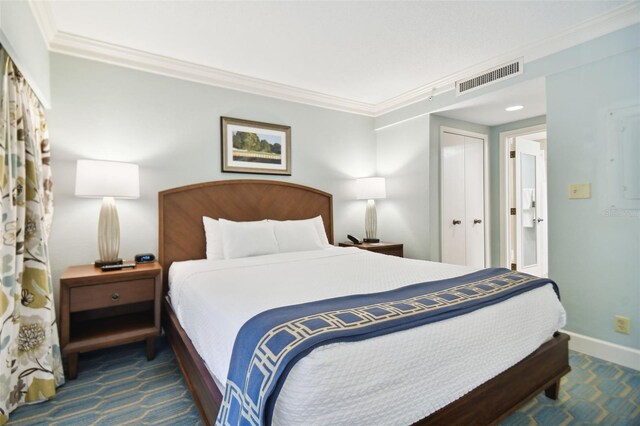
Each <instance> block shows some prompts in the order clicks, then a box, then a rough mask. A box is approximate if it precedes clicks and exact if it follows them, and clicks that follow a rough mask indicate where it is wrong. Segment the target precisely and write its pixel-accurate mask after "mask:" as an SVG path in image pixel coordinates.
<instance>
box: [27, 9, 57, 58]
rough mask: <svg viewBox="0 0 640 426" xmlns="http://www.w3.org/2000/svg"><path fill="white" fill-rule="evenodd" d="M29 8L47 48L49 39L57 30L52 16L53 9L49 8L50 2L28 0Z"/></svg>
mask: <svg viewBox="0 0 640 426" xmlns="http://www.w3.org/2000/svg"><path fill="white" fill-rule="evenodd" d="M29 8H30V9H31V13H32V14H33V17H34V18H35V20H36V24H37V25H38V28H39V29H40V33H41V34H42V37H43V38H44V42H45V44H46V45H47V48H48V49H49V48H50V42H51V39H53V37H54V36H55V34H56V33H57V32H58V28H57V26H56V22H55V19H54V17H53V10H52V9H51V3H49V2H48V1H34V0H29Z"/></svg>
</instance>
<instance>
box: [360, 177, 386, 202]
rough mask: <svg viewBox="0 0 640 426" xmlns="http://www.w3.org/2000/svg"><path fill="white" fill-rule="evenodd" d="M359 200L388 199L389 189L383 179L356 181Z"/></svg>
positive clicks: (370, 178) (373, 178) (371, 178)
mask: <svg viewBox="0 0 640 426" xmlns="http://www.w3.org/2000/svg"><path fill="white" fill-rule="evenodd" d="M356 197H357V198H358V200H377V199H380V198H386V197H387V188H386V185H385V180H384V178H383V177H369V178H361V179H357V180H356Z"/></svg>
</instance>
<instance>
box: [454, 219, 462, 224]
mask: <svg viewBox="0 0 640 426" xmlns="http://www.w3.org/2000/svg"><path fill="white" fill-rule="evenodd" d="M461 223H462V221H461V220H458V219H453V224H454V225H460V224H461Z"/></svg>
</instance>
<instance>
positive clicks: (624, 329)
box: [614, 315, 631, 334]
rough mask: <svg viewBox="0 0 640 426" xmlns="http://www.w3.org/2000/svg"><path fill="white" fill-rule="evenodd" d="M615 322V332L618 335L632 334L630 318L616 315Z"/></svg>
mask: <svg viewBox="0 0 640 426" xmlns="http://www.w3.org/2000/svg"><path fill="white" fill-rule="evenodd" d="M614 320H615V330H616V331H617V332H618V333H624V334H631V320H630V319H629V317H622V316H620V315H616V316H615V317H614Z"/></svg>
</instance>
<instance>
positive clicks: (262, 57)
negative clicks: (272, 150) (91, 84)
mask: <svg viewBox="0 0 640 426" xmlns="http://www.w3.org/2000/svg"><path fill="white" fill-rule="evenodd" d="M31 6H32V10H34V14H35V15H36V19H37V20H38V21H39V23H40V27H41V29H43V32H44V33H45V36H46V37H47V38H48V39H49V43H50V48H52V50H54V51H60V52H63V53H68V54H75V55H77V56H86V57H90V56H91V55H92V54H93V56H94V57H93V59H98V60H104V61H106V62H113V63H120V64H123V65H125V66H132V67H137V68H144V67H143V66H141V65H139V64H140V63H144V64H147V65H145V66H147V68H151V70H152V71H153V72H160V73H165V74H170V73H169V71H165V70H164V69H163V70H161V71H157V68H159V67H158V66H155V65H153V64H156V63H160V62H162V61H164V62H162V63H163V66H164V68H172V67H173V68H180V67H182V68H185V67H187V66H190V67H191V68H190V71H189V72H191V74H192V76H186V77H185V78H187V79H191V80H198V78H200V77H199V76H200V75H204V74H207V73H216V74H215V78H216V79H217V80H215V81H212V84H215V85H226V84H228V85H229V86H231V87H232V88H236V89H240V90H245V91H250V92H256V93H260V90H258V89H260V88H263V89H265V90H267V89H268V90H270V91H271V92H273V93H274V94H273V96H275V97H284V98H286V96H285V95H284V94H287V93H288V96H289V97H292V96H294V95H295V96H298V97H302V98H304V99H307V100H308V102H307V103H316V104H322V102H325V103H331V102H333V103H335V104H336V105H340V104H341V105H343V106H344V107H343V108H336V109H344V110H348V109H349V108H352V109H354V111H355V112H361V113H367V114H368V115H377V114H379V113H381V112H384V110H389V109H393V108H396V107H398V105H400V104H402V103H404V104H407V103H410V102H411V101H412V100H413V99H414V98H415V96H414V95H417V96H421V94H422V93H423V92H427V91H429V92H430V91H431V90H432V89H433V88H436V89H437V90H438V91H440V90H448V89H450V88H451V85H452V82H453V80H452V78H455V77H456V76H458V77H461V76H463V77H467V76H469V73H472V72H474V70H475V71H484V70H485V69H486V68H489V66H490V65H491V64H493V65H498V64H500V63H502V62H506V61H508V60H511V59H514V58H517V57H518V56H523V55H525V62H526V61H528V60H532V59H535V58H536V56H537V57H540V56H541V49H542V50H544V49H547V50H549V51H545V52H544V54H548V53H551V52H552V51H553V50H554V49H555V50H556V51H557V50H559V49H560V48H564V47H568V46H567V45H566V43H567V42H568V41H567V40H568V39H569V38H568V37H566V35H567V34H569V33H571V34H574V33H575V32H576V31H582V38H580V40H577V41H575V42H574V44H576V43H577V42H580V41H584V38H585V37H586V38H589V37H591V38H592V37H596V36H598V35H600V33H598V32H597V31H591V32H589V31H586V30H585V29H588V28H589V26H590V25H591V26H593V25H597V24H599V23H601V22H602V21H603V19H604V18H603V17H606V16H612V15H615V14H616V13H618V15H621V14H622V13H619V12H617V11H620V10H621V9H623V8H624V7H625V2H622V1H597V0H596V1H495V2H494V1H406V2H405V1H374V2H367V1H326V2H324V1H293V2H289V1H287V2H284V1H276V2H269V1H253V2H249V1H234V2H232V1H229V2H223V1H178V0H176V1H58V0H56V1H52V2H36V1H32V2H31ZM626 6H627V7H628V4H626ZM622 12H624V11H622ZM585 34H586V35H585ZM533 48H536V49H533ZM532 49H533V50H535V54H534V53H533V50H532ZM87 52H93V53H87ZM96 52H97V53H96ZM105 52H106V53H105ZM109 55H111V56H112V57H116V56H120V57H121V58H120V59H119V60H118V61H119V62H118V61H117V60H115V59H113V60H110V59H109V57H108V56H109ZM542 56H543V55H542ZM122 57H124V58H125V59H122ZM134 57H135V59H132V58H134ZM105 58H106V59H105ZM136 61H137V62H136ZM149 63H151V64H152V65H153V66H155V68H156V69H153V66H149V65H148V64H149ZM132 64H133V65H132ZM167 64H169V65H167ZM182 68H181V69H182ZM196 74H197V75H196ZM193 75H195V76H193ZM234 84H235V85H236V86H233V85H234ZM254 87H255V88H257V89H254ZM265 90H263V91H262V94H267V95H269V94H270V93H268V91H267V92H266V93H265ZM278 93H280V94H282V96H278ZM295 96H294V97H295ZM426 96H428V95H426ZM426 96H425V97H426ZM304 99H302V101H303V102H304ZM314 99H315V100H317V102H316V101H314ZM400 106H402V105H400ZM357 109H359V111H356V110H357Z"/></svg>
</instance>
